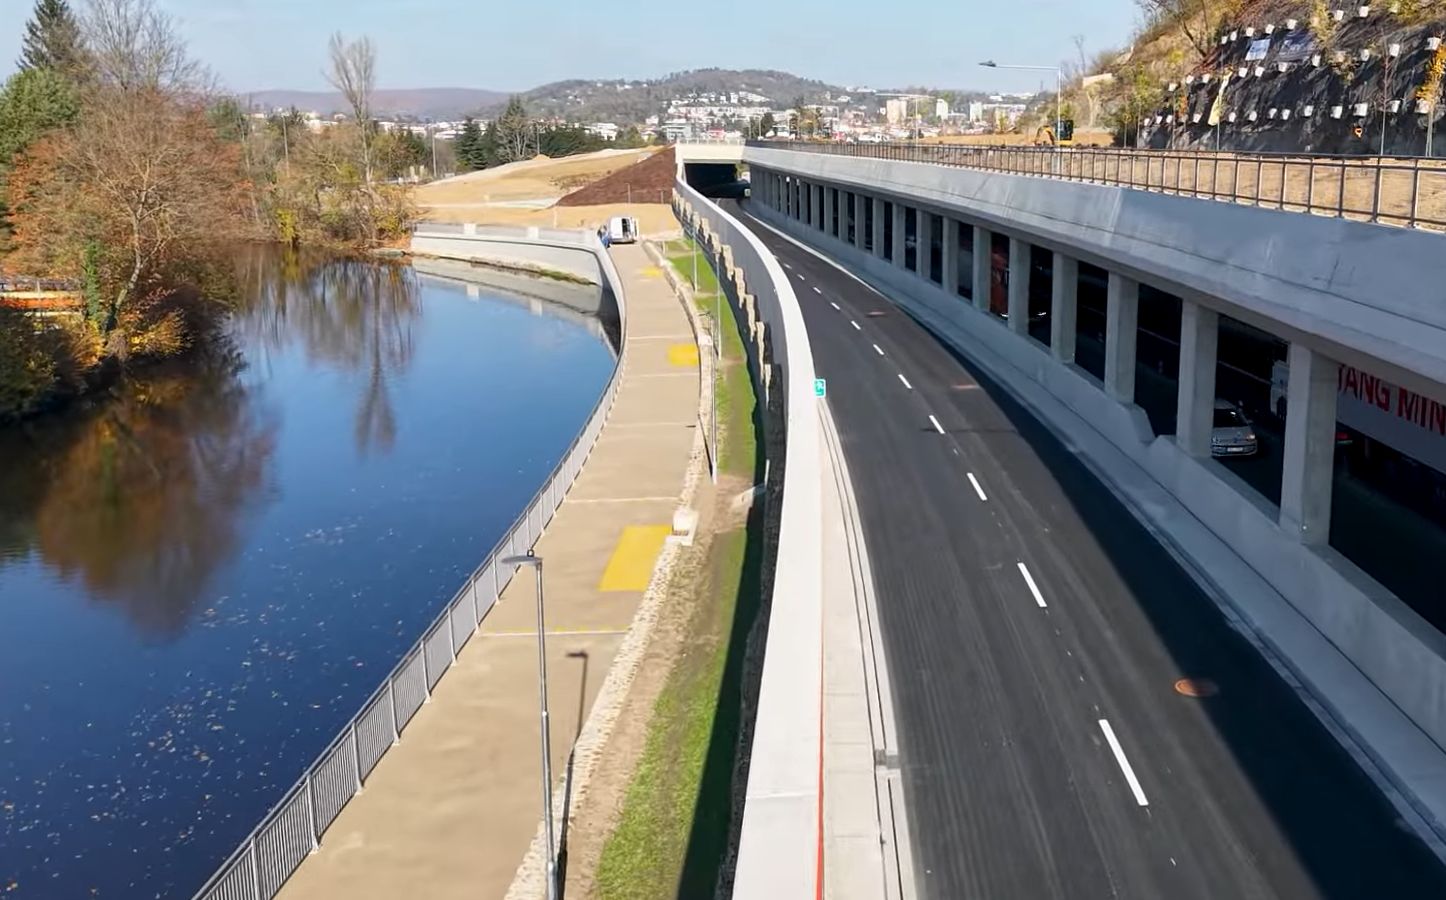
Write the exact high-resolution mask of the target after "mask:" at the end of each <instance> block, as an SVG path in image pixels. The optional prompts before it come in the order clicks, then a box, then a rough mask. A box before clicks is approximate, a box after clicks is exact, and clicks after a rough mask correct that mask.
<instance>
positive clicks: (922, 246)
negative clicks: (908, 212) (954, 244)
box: [914, 209, 934, 281]
mask: <svg viewBox="0 0 1446 900" xmlns="http://www.w3.org/2000/svg"><path fill="white" fill-rule="evenodd" d="M914 221H915V222H917V223H918V231H917V235H918V238H917V239H918V244H919V251H918V255H917V256H916V257H915V259H916V260H917V262H918V265H919V277H920V278H922V279H924V280H925V281H928V280H929V269H930V268H931V267H932V263H933V255H934V250H933V244H934V217H933V216H932V215H931V214H929V213H927V212H924V210H922V209H921V210H919V211H918V212H917V213H916V214H915V219H914Z"/></svg>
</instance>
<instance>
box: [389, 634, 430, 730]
mask: <svg viewBox="0 0 1446 900" xmlns="http://www.w3.org/2000/svg"><path fill="white" fill-rule="evenodd" d="M422 653H423V649H422V647H415V648H413V649H412V653H411V656H409V657H408V659H407V664H406V665H405V666H403V667H402V670H401V671H400V672H398V673H397V677H396V679H395V680H394V681H393V682H392V692H393V696H394V698H395V699H396V703H397V730H398V731H400V730H401V729H403V728H406V727H407V723H408V722H410V721H412V716H414V715H416V714H417V710H419V709H421V708H422V704H423V703H425V702H426V700H427V677H426V673H425V671H424V669H425V665H424V664H423V662H422Z"/></svg>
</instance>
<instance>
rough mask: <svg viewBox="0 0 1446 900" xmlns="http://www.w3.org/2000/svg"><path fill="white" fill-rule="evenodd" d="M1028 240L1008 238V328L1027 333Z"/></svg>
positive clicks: (1017, 332) (1015, 331) (1018, 332)
mask: <svg viewBox="0 0 1446 900" xmlns="http://www.w3.org/2000/svg"><path fill="white" fill-rule="evenodd" d="M1029 269H1030V265H1029V242H1028V241H1022V240H1020V239H1019V238H1017V237H1011V238H1010V239H1009V330H1010V331H1012V332H1014V333H1015V334H1029V274H1030V273H1029Z"/></svg>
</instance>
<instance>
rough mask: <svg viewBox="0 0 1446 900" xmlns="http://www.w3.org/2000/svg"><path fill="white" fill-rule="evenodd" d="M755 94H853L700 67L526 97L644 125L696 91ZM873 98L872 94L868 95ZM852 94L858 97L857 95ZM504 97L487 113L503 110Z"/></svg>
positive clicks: (809, 97)
mask: <svg viewBox="0 0 1446 900" xmlns="http://www.w3.org/2000/svg"><path fill="white" fill-rule="evenodd" d="M743 92H747V93H752V94H758V95H761V96H763V97H766V98H768V99H767V101H766V102H765V103H763V104H762V105H765V106H773V107H776V108H785V107H791V106H792V105H793V104H794V103H795V102H796V101H797V100H799V99H802V100H803V101H804V102H805V103H816V102H821V101H823V100H824V99H825V98H828V97H837V96H839V95H840V94H849V93H850V92H849V90H848V89H846V88H843V87H840V86H838V85H831V84H826V83H824V82H822V81H816V80H813V79H809V78H801V77H799V76H797V75H791V74H789V73H788V72H776V71H771V70H765V69H744V70H736V69H696V70H693V71H689V72H674V73H671V74H669V75H667V76H664V77H662V78H644V79H635V78H634V79H622V78H615V79H608V80H602V79H581V78H579V79H571V80H568V81H555V82H553V83H551V84H544V85H542V86H541V87H537V88H533V89H532V90H530V91H526V92H524V93H523V94H522V100H523V102H524V103H525V104H526V106H527V110H528V112H530V113H532V114H533V115H536V116H558V117H561V118H564V119H569V120H572V121H578V122H620V123H622V122H641V121H642V120H643V119H645V118H647V117H648V116H652V115H659V114H661V113H662V112H664V110H665V108H666V105H667V102H668V101H669V100H672V99H674V98H676V97H680V96H684V95H687V94H692V93H714V94H729V93H743ZM865 93H866V94H872V93H873V91H866V92H865ZM851 96H854V97H858V96H860V94H858V93H854V94H852V95H851ZM506 102H507V98H505V97H503V98H501V99H500V100H499V101H498V102H497V103H496V104H494V105H493V106H492V107H490V108H487V109H484V110H483V112H484V113H487V114H490V113H496V112H498V111H500V110H501V107H502V106H503V105H505V104H506Z"/></svg>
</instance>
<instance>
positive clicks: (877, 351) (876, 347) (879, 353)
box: [874, 344, 884, 356]
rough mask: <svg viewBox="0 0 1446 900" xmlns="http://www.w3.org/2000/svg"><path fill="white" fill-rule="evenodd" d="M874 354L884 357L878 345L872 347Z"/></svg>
mask: <svg viewBox="0 0 1446 900" xmlns="http://www.w3.org/2000/svg"><path fill="white" fill-rule="evenodd" d="M874 352H875V353H877V354H878V355H880V356H883V355H884V351H882V350H880V349H879V345H878V344H875V345H874Z"/></svg>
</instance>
